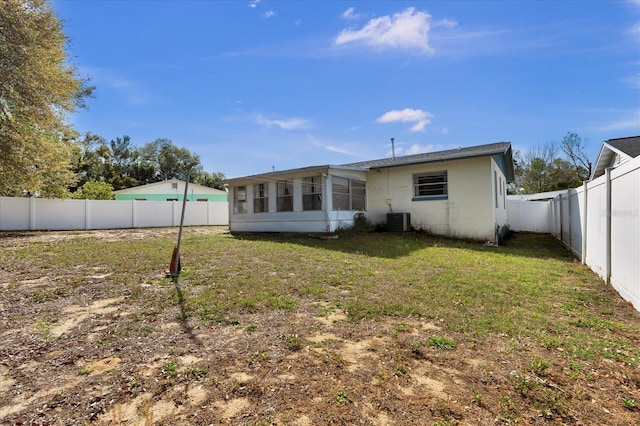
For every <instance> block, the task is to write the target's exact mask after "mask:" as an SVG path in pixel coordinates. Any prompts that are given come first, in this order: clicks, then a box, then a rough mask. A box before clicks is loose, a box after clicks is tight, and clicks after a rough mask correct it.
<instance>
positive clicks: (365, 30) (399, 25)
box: [334, 7, 435, 53]
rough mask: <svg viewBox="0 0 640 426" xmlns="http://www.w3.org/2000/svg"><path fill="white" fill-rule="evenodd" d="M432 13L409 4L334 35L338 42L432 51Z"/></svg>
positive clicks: (382, 47)
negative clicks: (401, 9)
mask: <svg viewBox="0 0 640 426" xmlns="http://www.w3.org/2000/svg"><path fill="white" fill-rule="evenodd" d="M430 21H431V15H429V14H428V13H427V12H421V11H416V10H415V8H413V7H410V8H408V9H405V10H404V11H402V12H399V13H395V14H394V15H393V16H389V15H386V16H382V17H379V18H375V19H372V20H370V21H369V22H367V23H366V24H365V26H364V27H362V28H361V29H359V30H352V29H346V30H343V31H342V32H341V33H340V34H338V36H337V37H336V38H335V41H334V43H335V44H336V45H343V44H348V43H363V44H365V45H368V46H371V47H374V48H377V49H384V48H399V49H416V50H418V51H420V52H423V53H433V52H434V51H435V50H434V49H433V48H432V47H431V46H429V31H430V30H431V23H430Z"/></svg>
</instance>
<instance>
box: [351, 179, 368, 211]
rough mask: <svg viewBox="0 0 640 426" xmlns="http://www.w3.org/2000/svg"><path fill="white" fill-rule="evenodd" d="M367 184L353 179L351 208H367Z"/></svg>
mask: <svg viewBox="0 0 640 426" xmlns="http://www.w3.org/2000/svg"><path fill="white" fill-rule="evenodd" d="M366 198H367V192H366V185H365V183H364V182H361V181H359V180H352V181H351V210H365V207H366V206H365V200H366Z"/></svg>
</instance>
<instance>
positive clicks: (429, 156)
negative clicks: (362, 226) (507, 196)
mask: <svg viewBox="0 0 640 426" xmlns="http://www.w3.org/2000/svg"><path fill="white" fill-rule="evenodd" d="M491 155H501V156H505V155H506V156H507V157H508V158H506V161H505V163H506V167H507V171H506V172H505V175H506V176H507V180H512V179H513V159H512V154H511V143H510V142H497V143H491V144H487V145H477V146H470V147H465V148H457V149H448V150H446V151H436V152H426V153H423V154H415V155H405V156H401V157H395V158H381V159H379V160H370V161H361V162H358V163H350V164H344V166H350V167H366V168H369V169H382V168H386V167H398V166H406V165H410V164H422V163H432V162H436V161H447V160H460V159H463V158H473V157H485V156H491Z"/></svg>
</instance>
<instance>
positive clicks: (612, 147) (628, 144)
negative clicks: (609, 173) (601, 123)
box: [591, 136, 640, 180]
mask: <svg viewBox="0 0 640 426" xmlns="http://www.w3.org/2000/svg"><path fill="white" fill-rule="evenodd" d="M639 155H640V136H631V137H627V138H617V139H609V140H608V141H605V142H603V144H602V148H600V154H598V160H597V161H596V165H595V167H594V168H593V172H592V173H591V180H593V179H595V178H597V177H599V176H602V175H603V174H604V173H605V170H606V169H607V168H609V167H617V166H619V165H620V164H623V163H626V162H627V161H629V160H631V159H633V158H636V157H637V156H639Z"/></svg>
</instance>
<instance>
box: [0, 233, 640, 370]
mask: <svg viewBox="0 0 640 426" xmlns="http://www.w3.org/2000/svg"><path fill="white" fill-rule="evenodd" d="M173 244H174V238H173V237H172V236H171V237H168V236H166V237H156V238H147V239H134V240H120V241H109V242H104V241H99V240H97V239H93V238H76V239H68V240H65V241H64V244H55V243H34V244H33V245H30V246H27V247H24V246H23V247H17V248H7V249H6V250H3V251H2V253H0V261H2V262H3V264H11V262H12V261H16V259H18V262H20V263H21V264H23V265H33V266H34V267H35V269H36V270H37V269H38V267H43V266H46V267H47V268H50V269H51V271H52V272H50V273H51V274H52V275H55V274H54V272H56V271H60V273H61V274H62V273H64V274H65V276H64V280H65V281H64V283H65V286H64V289H65V292H64V294H57V293H55V292H53V291H52V290H48V289H45V288H36V289H34V291H33V293H32V294H31V298H32V300H33V301H35V302H37V303H40V304H46V303H48V301H50V300H52V299H54V298H57V297H61V296H67V295H72V294H73V292H81V291H82V286H83V285H86V284H85V283H86V275H87V270H88V269H90V270H91V271H99V272H102V273H110V274H111V276H110V278H109V279H110V280H113V281H114V282H122V283H126V284H127V285H129V289H130V290H129V291H130V294H131V296H132V297H133V298H135V299H136V301H139V302H140V303H141V304H142V305H143V308H144V309H145V315H154V313H156V314H157V313H158V312H162V311H163V310H164V309H167V308H170V307H174V306H177V305H179V306H180V307H181V314H180V315H181V319H187V318H191V319H196V320H200V321H205V322H225V323H230V324H236V325H237V324H240V322H241V321H240V320H239V319H240V318H242V316H243V314H252V313H265V312H270V311H285V312H295V311H297V310H299V309H305V308H306V309H310V307H313V306H320V305H319V304H321V303H322V304H323V305H322V306H325V307H324V308H322V309H327V308H326V306H327V305H328V306H332V307H335V308H339V309H341V310H343V311H344V312H346V314H347V315H348V319H349V320H350V321H354V322H358V321H364V320H373V321H377V320H380V319H384V318H399V321H400V322H401V320H402V318H413V319H418V318H422V319H425V320H429V321H432V322H434V323H436V324H438V325H439V326H441V327H442V329H443V334H444V333H447V334H449V333H450V334H451V335H454V336H455V333H461V334H463V335H465V336H467V337H468V338H469V339H472V340H475V341H476V342H479V343H478V344H482V341H483V340H484V339H486V338H487V337H488V336H494V335H500V336H504V337H506V338H507V339H514V341H517V340H518V339H528V340H529V341H532V342H533V343H534V345H535V346H537V347H538V348H541V349H546V350H562V351H563V353H564V354H566V356H567V357H568V358H570V359H571V360H576V361H580V360H589V359H594V358H599V357H604V358H608V359H612V360H615V361H620V362H624V363H627V364H629V365H632V366H637V365H638V363H639V361H640V350H639V349H638V347H637V346H634V344H633V342H632V341H631V340H629V339H630V338H632V337H633V336H634V335H637V334H638V331H639V330H638V327H637V326H635V325H629V324H627V323H624V322H622V321H620V320H619V319H617V317H616V316H615V315H613V314H612V313H613V312H615V311H616V304H617V303H618V299H617V298H616V297H615V296H614V294H613V293H612V292H611V291H609V292H606V291H605V289H604V287H605V285H604V283H603V282H602V281H601V280H600V279H599V278H598V277H597V276H596V275H595V274H593V273H592V272H591V271H590V270H589V269H588V268H587V267H585V266H583V265H580V264H579V262H576V261H575V259H574V258H573V257H572V255H571V254H570V253H569V252H568V251H567V250H565V249H564V248H563V247H562V246H561V245H560V244H559V243H558V242H557V241H556V240H554V239H553V238H552V237H551V236H548V235H533V234H516V237H515V238H514V239H512V240H509V241H508V243H507V244H506V245H503V246H501V247H498V248H496V247H485V246H483V245H481V244H479V243H478V242H473V241H458V240H450V239H445V238H436V237H432V236H428V235H422V234H385V233H361V234H360V233H354V234H345V235H342V236H341V237H340V238H338V239H334V240H323V239H318V238H313V237H310V236H305V235H241V236H232V235H197V234H196V235H189V229H188V228H187V229H186V231H185V236H184V240H183V247H182V251H181V252H182V262H183V265H184V266H183V272H182V274H181V276H180V280H179V281H180V287H175V286H174V285H173V284H172V283H171V282H170V280H161V279H158V276H159V274H162V272H163V271H164V270H165V269H167V267H168V263H169V260H170V254H171V251H172V247H173ZM78 265H83V266H84V267H83V268H79V267H78ZM140 284H146V285H152V286H154V287H155V288H157V287H160V288H162V289H164V290H165V291H164V292H162V291H161V292H149V293H148V292H145V290H144V289H143V288H141V287H140ZM16 285H18V283H16ZM2 291H10V290H9V287H5V289H4V290H2ZM120 291H122V290H120ZM125 291H126V290H125ZM120 295H122V294H116V295H114V296H120ZM125 295H126V294H125ZM243 327H246V328H245V329H246V330H247V332H251V331H252V327H251V324H247V325H244V326H243ZM40 328H43V327H40ZM147 331H148V332H149V333H151V332H153V329H150V328H149V329H148V330H147ZM455 339H456V341H457V340H458V338H457V337H455ZM287 346H290V347H295V346H296V345H295V344H290V345H287ZM436 346H437V345H436ZM534 369H543V365H540V366H537V367H535V368H534Z"/></svg>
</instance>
